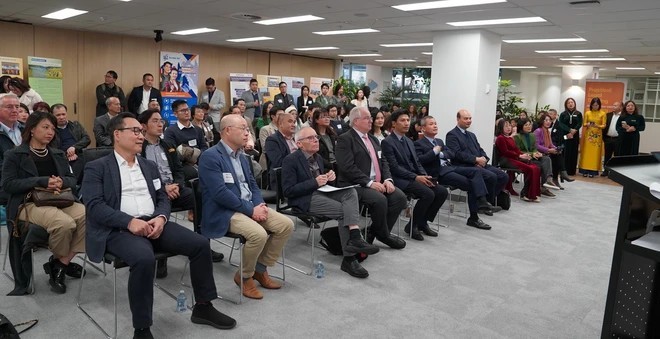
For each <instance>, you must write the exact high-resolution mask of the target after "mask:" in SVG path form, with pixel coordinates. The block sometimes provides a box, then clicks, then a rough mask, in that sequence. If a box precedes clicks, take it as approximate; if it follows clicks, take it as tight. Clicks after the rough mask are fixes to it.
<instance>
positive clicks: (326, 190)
mask: <svg viewBox="0 0 660 339" xmlns="http://www.w3.org/2000/svg"><path fill="white" fill-rule="evenodd" d="M358 186H359V185H351V186H346V187H335V186H332V185H323V186H321V187H319V188H318V189H317V190H318V191H320V192H324V193H330V192H336V191H341V190H345V189H347V188H353V187H358Z"/></svg>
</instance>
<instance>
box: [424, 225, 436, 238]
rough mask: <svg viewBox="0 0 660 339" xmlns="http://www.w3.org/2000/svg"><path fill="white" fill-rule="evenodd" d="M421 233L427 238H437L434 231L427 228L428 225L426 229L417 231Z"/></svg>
mask: <svg viewBox="0 0 660 339" xmlns="http://www.w3.org/2000/svg"><path fill="white" fill-rule="evenodd" d="M419 230H420V231H421V232H422V233H424V234H426V235H428V236H429V237H437V236H438V232H436V231H434V230H432V229H431V227H429V225H426V227H422V228H420V229H419Z"/></svg>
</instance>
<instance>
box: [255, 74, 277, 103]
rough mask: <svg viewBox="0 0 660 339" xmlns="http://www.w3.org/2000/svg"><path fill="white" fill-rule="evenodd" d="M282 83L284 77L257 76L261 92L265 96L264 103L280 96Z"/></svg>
mask: <svg viewBox="0 0 660 339" xmlns="http://www.w3.org/2000/svg"><path fill="white" fill-rule="evenodd" d="M280 81H282V77H280V76H276V75H260V74H257V82H259V92H261V94H263V95H264V102H266V101H273V98H275V96H276V95H278V94H280V88H279V85H280Z"/></svg>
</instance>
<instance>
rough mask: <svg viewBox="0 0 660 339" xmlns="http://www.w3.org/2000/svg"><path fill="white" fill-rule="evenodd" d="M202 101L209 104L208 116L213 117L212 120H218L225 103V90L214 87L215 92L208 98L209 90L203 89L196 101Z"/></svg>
mask: <svg viewBox="0 0 660 339" xmlns="http://www.w3.org/2000/svg"><path fill="white" fill-rule="evenodd" d="M202 102H205V103H207V104H209V106H210V107H211V109H210V110H209V116H210V117H211V118H212V119H213V122H220V117H221V116H222V110H223V109H224V108H225V106H226V105H227V104H226V101H225V92H223V91H221V90H220V89H219V88H217V87H216V88H215V92H213V97H211V98H209V92H206V91H205V92H203V93H202V95H200V96H199V99H198V103H200V104H201V103H202Z"/></svg>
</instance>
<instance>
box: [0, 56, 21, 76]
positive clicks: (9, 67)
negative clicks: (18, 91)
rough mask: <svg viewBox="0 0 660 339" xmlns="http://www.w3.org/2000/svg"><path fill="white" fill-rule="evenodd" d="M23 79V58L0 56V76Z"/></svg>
mask: <svg viewBox="0 0 660 339" xmlns="http://www.w3.org/2000/svg"><path fill="white" fill-rule="evenodd" d="M4 75H8V76H10V77H12V78H15V77H19V78H21V79H23V59H21V58H12V57H4V56H0V76H4Z"/></svg>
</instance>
